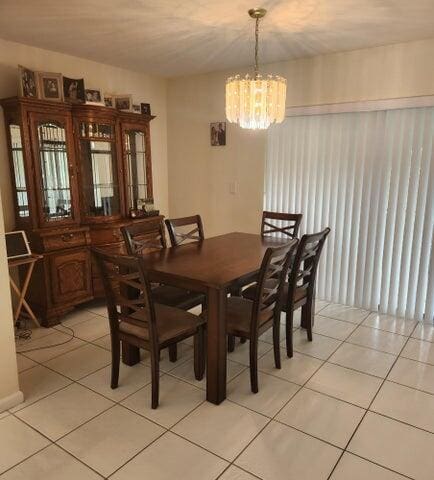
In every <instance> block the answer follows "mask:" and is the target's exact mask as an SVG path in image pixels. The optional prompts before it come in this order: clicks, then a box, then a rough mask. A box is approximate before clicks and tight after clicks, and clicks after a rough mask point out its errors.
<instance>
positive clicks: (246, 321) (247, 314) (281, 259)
mask: <svg viewBox="0 0 434 480" xmlns="http://www.w3.org/2000/svg"><path fill="white" fill-rule="evenodd" d="M297 243H298V240H296V239H293V240H290V241H289V242H288V243H287V244H286V245H283V246H280V247H270V248H268V249H267V251H266V252H265V255H264V258H263V260H262V264H261V269H260V271H259V277H258V283H257V289H256V291H255V296H254V299H253V300H250V299H247V298H243V297H229V298H228V300H227V305H226V329H227V334H228V335H231V336H232V337H234V338H235V337H240V338H245V339H247V340H249V342H250V344H249V351H250V385H251V390H252V392H253V393H257V392H258V338H259V336H260V335H262V334H263V333H264V332H265V331H267V330H268V329H270V328H273V347H274V362H275V365H276V368H281V362H280V338H279V336H280V312H281V310H282V305H281V303H282V301H283V297H282V293H283V287H284V284H285V281H286V278H287V276H288V269H289V266H290V263H291V262H292V261H293V257H294V253H295V250H296V247H297Z"/></svg>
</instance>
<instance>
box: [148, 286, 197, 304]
mask: <svg viewBox="0 0 434 480" xmlns="http://www.w3.org/2000/svg"><path fill="white" fill-rule="evenodd" d="M152 297H153V299H154V302H156V303H160V304H162V305H169V306H170V307H177V308H181V309H183V310H190V308H193V307H196V306H197V305H201V304H202V303H203V302H204V301H205V296H204V295H203V294H201V293H197V292H189V291H188V290H184V289H182V288H177V287H172V286H170V285H158V286H156V287H154V288H152Z"/></svg>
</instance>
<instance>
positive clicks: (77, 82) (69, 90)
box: [63, 77, 86, 103]
mask: <svg viewBox="0 0 434 480" xmlns="http://www.w3.org/2000/svg"><path fill="white" fill-rule="evenodd" d="M84 92H85V88H84V80H83V79H82V78H68V77H63V98H64V100H65V102H71V103H84V102H85V100H86V98H85V94H84Z"/></svg>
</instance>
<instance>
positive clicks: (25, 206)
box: [9, 125, 29, 217]
mask: <svg viewBox="0 0 434 480" xmlns="http://www.w3.org/2000/svg"><path fill="white" fill-rule="evenodd" d="M9 133H10V136H11V150H12V162H13V167H14V174H15V186H16V194H17V204H18V215H19V216H20V217H28V216H29V200H28V195H27V184H26V176H25V173H24V156H23V142H22V140H21V127H20V126H19V125H9Z"/></svg>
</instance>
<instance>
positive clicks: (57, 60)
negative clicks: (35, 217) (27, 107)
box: [0, 39, 168, 230]
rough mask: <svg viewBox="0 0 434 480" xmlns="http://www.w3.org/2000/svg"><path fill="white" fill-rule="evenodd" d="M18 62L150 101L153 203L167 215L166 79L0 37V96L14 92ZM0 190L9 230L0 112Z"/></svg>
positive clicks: (8, 194) (8, 186) (11, 222)
mask: <svg viewBox="0 0 434 480" xmlns="http://www.w3.org/2000/svg"><path fill="white" fill-rule="evenodd" d="M18 64H20V65H24V66H26V67H29V68H31V69H34V70H39V71H45V72H60V73H62V74H64V75H65V76H68V77H72V78H84V80H85V85H86V86H87V87H88V88H92V87H96V88H101V89H102V90H103V91H105V92H107V93H120V94H122V93H131V94H132V95H133V101H134V102H135V103H140V102H147V103H150V104H151V108H152V113H153V114H154V115H156V116H157V118H155V119H154V120H152V122H151V145H152V147H151V148H152V169H153V177H154V196H155V204H156V206H157V207H158V208H160V210H161V211H162V213H163V214H167V213H168V184H167V175H168V173H167V124H166V119H167V113H166V99H167V81H166V80H165V79H162V78H159V77H154V76H150V75H145V74H142V73H137V72H132V71H129V70H124V69H121V68H117V67H112V66H110V65H104V64H101V63H96V62H92V61H89V60H84V59H82V58H77V57H72V56H70V55H63V54H60V53H56V52H51V51H48V50H42V49H40V48H34V47H29V46H27V45H21V44H19V43H14V42H7V41H5V40H1V39H0V98H5V97H11V96H15V95H17V91H18V80H17V75H18V73H17V65H18ZM0 190H1V192H2V195H3V204H4V207H3V210H4V217H5V225H6V229H7V230H10V229H12V228H13V226H14V215H13V210H12V205H13V203H12V188H11V180H10V173H9V163H8V159H7V149H6V138H5V129H4V125H3V115H0Z"/></svg>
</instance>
